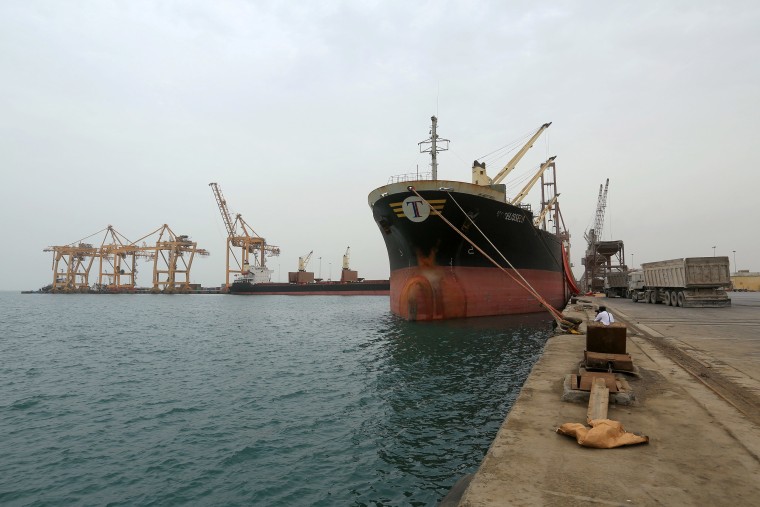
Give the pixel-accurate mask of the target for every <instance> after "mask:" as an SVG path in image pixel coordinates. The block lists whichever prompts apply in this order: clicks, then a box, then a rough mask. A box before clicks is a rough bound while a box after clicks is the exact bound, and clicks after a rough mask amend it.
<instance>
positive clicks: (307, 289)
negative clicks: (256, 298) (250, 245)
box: [228, 247, 390, 296]
mask: <svg viewBox="0 0 760 507" xmlns="http://www.w3.org/2000/svg"><path fill="white" fill-rule="evenodd" d="M349 252H350V247H349V248H347V249H346V253H345V254H344V255H343V269H342V270H341V273H340V281H337V280H336V281H332V280H322V279H320V278H314V273H313V272H310V271H306V266H307V265H308V263H309V259H311V255H312V253H313V251H312V252H309V254H308V255H307V256H303V257H299V258H298V271H294V272H290V273H288V282H287V283H280V282H272V281H271V279H272V270H270V269H269V268H267V267H266V266H261V265H258V266H253V267H251V266H249V265H244V269H243V274H242V275H241V276H238V277H237V278H236V279H235V280H234V281H233V282H232V284H230V287H229V290H228V292H229V293H230V294H235V295H245V296H251V295H260V296H387V295H389V294H390V280H365V279H364V278H359V276H358V273H357V272H356V271H354V270H352V269H350V268H349Z"/></svg>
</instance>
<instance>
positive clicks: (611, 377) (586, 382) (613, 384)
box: [578, 371, 618, 393]
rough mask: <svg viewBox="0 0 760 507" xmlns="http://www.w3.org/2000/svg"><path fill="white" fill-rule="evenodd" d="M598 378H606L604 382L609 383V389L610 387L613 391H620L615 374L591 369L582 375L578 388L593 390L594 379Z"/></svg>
mask: <svg viewBox="0 0 760 507" xmlns="http://www.w3.org/2000/svg"><path fill="white" fill-rule="evenodd" d="M598 378H601V379H604V383H605V384H606V385H607V389H609V390H610V392H611V393H616V392H618V385H617V381H616V380H615V374H614V373H605V372H597V371H594V372H590V371H589V372H586V373H584V374H583V375H581V378H580V382H579V387H578V388H579V389H580V390H581V391H591V387H592V386H593V385H594V380H595V379H598Z"/></svg>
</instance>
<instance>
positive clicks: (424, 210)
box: [401, 195, 430, 222]
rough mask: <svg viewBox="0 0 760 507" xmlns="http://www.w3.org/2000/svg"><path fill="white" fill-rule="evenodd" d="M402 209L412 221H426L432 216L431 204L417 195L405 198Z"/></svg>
mask: <svg viewBox="0 0 760 507" xmlns="http://www.w3.org/2000/svg"><path fill="white" fill-rule="evenodd" d="M401 209H402V210H403V211H404V215H405V216H406V218H408V219H409V220H411V221H412V222H424V221H425V220H427V217H429V216H430V206H429V205H428V204H427V203H426V202H425V201H423V200H422V199H420V198H419V197H417V196H416V195H415V196H411V197H407V198H406V199H404V202H403V203H401Z"/></svg>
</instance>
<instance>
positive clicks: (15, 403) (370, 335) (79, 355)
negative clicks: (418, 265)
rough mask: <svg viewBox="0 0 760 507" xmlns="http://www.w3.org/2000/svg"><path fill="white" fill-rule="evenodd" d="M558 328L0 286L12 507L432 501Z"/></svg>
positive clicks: (0, 440) (540, 320)
mask: <svg viewBox="0 0 760 507" xmlns="http://www.w3.org/2000/svg"><path fill="white" fill-rule="evenodd" d="M550 329H551V328H550V322H549V319H548V318H547V317H546V316H542V315H539V316H523V317H506V318H494V319H492V318H488V319H468V320H462V321H449V322H445V323H407V322H404V321H401V320H399V319H397V318H395V317H393V316H392V315H391V314H390V312H389V310H388V298H387V297H362V296H355V297H340V296H332V297H316V296H314V297H286V296H254V297H240V296H228V295H191V296H178V295H175V296H158V295H118V296H116V295H113V296H109V295H45V294H28V295H22V294H18V293H10V292H4V293H3V292H0V358H1V361H0V504H2V505H106V504H110V505H178V504H192V505H262V506H312V505H314V506H342V505H348V506H361V505H372V506H380V505H435V504H436V503H437V502H438V501H439V500H440V499H441V498H443V496H445V495H446V493H447V492H448V490H449V488H450V487H451V486H452V485H453V484H454V483H455V482H456V481H457V479H459V478H460V477H462V476H463V475H465V474H467V473H471V472H473V471H475V470H476V469H477V467H478V465H479V464H480V461H481V460H482V458H483V456H484V454H485V452H486V450H487V449H488V446H489V445H490V443H491V441H492V439H493V437H494V436H495V434H496V431H497V430H498V428H499V426H500V425H501V423H502V421H503V420H504V417H505V416H506V413H507V411H508V410H509V408H510V406H511V404H512V403H513V401H514V400H515V398H516V396H517V394H518V393H519V390H520V386H521V385H522V383H523V381H524V380H525V377H526V376H527V374H528V372H529V371H530V368H531V367H532V365H533V363H534V362H535V360H536V358H537V357H538V354H539V353H540V351H541V349H542V347H543V344H544V342H545V341H546V339H547V337H548V336H549V333H550Z"/></svg>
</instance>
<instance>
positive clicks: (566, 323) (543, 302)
mask: <svg viewBox="0 0 760 507" xmlns="http://www.w3.org/2000/svg"><path fill="white" fill-rule="evenodd" d="M407 189H408V190H410V191H411V192H413V193H414V195H416V196H417V197H419V198H420V199H422V201H423V202H424V203H425V204H426V205H427V206H428V207H429V208H430V209H431V210H432V211H433V213H434V214H435V215H437V216H439V217H441V220H443V221H444V223H446V225H448V226H449V227H451V228H452V229H453V230H455V231H456V232H457V234H459V235H460V236H462V237H463V238H464V239H465V240H466V241H467V242H468V243H469V244H470V245H472V247H473V248H475V249H476V250H477V251H478V252H480V253H481V254H482V255H483V257H485V258H486V259H488V260H489V261H490V262H491V263H492V264H493V265H494V266H496V267H497V268H499V269H500V270H501V271H502V272H503V273H504V274H506V275H507V276H509V277H510V278H512V280H513V281H514V282H515V283H517V285H519V286H520V287H522V288H523V289H525V290H526V291H527V292H528V294H530V295H531V296H533V297H534V298H535V299H536V301H538V303H539V304H540V305H541V306H543V307H544V308H545V309H546V310H547V311H548V312H549V313H550V314H551V315H552V317H554V319H555V320H556V321H557V323H558V324H559V325H560V326H565V327H575V324H574V323H572V322H569V321H567V320H565V318H564V317H563V316H562V314H561V313H560V312H558V311H557V309H555V308H554V307H553V306H551V305H550V304H549V303H548V302H547V301H546V300H545V299H544V298H543V297H541V295H540V294H539V293H538V291H536V290H535V289H534V288H533V287H532V286H531V285H530V284H529V283H528V281H527V280H525V278H524V277H523V276H522V274H521V273H520V272H519V271H517V269H515V267H514V266H513V265H512V263H510V262H509V260H507V258H506V257H504V254H502V253H501V252H500V251H499V249H498V248H496V247H495V246H494V244H493V243H492V242H491V240H490V239H488V237H487V236H486V235H485V234H484V233H483V231H481V230H480V228H479V227H478V226H477V224H475V222H474V221H473V220H472V218H471V217H470V215H468V214H467V213H464V210H463V209H462V207H461V206H459V203H458V202H456V200H455V199H454V197H453V196H452V195H451V194H450V193H449V192H448V191H447V192H446V193H447V194H448V195H449V197H451V199H452V200H453V201H454V202H455V203H456V205H457V206H458V207H459V209H460V210H461V211H462V212H463V213H464V215H465V216H466V217H467V218H468V220H470V223H472V224H473V225H474V226H475V228H476V229H477V230H478V232H480V234H482V235H483V237H484V238H485V239H486V241H488V243H489V244H490V245H491V246H492V247H493V249H494V250H496V252H498V253H499V255H501V257H502V259H504V261H505V262H506V263H507V264H508V265H509V267H510V268H512V270H513V271H514V272H515V273H517V275H518V276H519V277H520V278H521V279H522V281H521V280H518V279H517V278H516V277H515V276H514V275H513V274H512V273H510V272H509V271H507V270H506V269H504V267H503V266H502V265H500V264H499V263H498V262H496V261H495V260H494V259H493V258H492V257H491V256H490V255H488V254H487V253H486V252H485V251H483V249H482V248H480V247H479V246H478V245H476V244H475V242H474V241H472V240H471V239H470V238H469V237H467V235H466V234H465V233H463V232H462V231H461V230H460V229H459V228H458V227H456V226H455V225H454V224H452V223H451V222H449V220H448V219H447V218H446V217H444V216H443V214H442V213H441V212H439V211H438V210H437V209H435V208H434V207H433V206H431V205H430V203H429V202H427V200H426V199H425V198H424V197H422V196H421V195H420V194H419V193H418V192H417V189H416V188H414V187H413V186H409V187H407Z"/></svg>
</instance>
